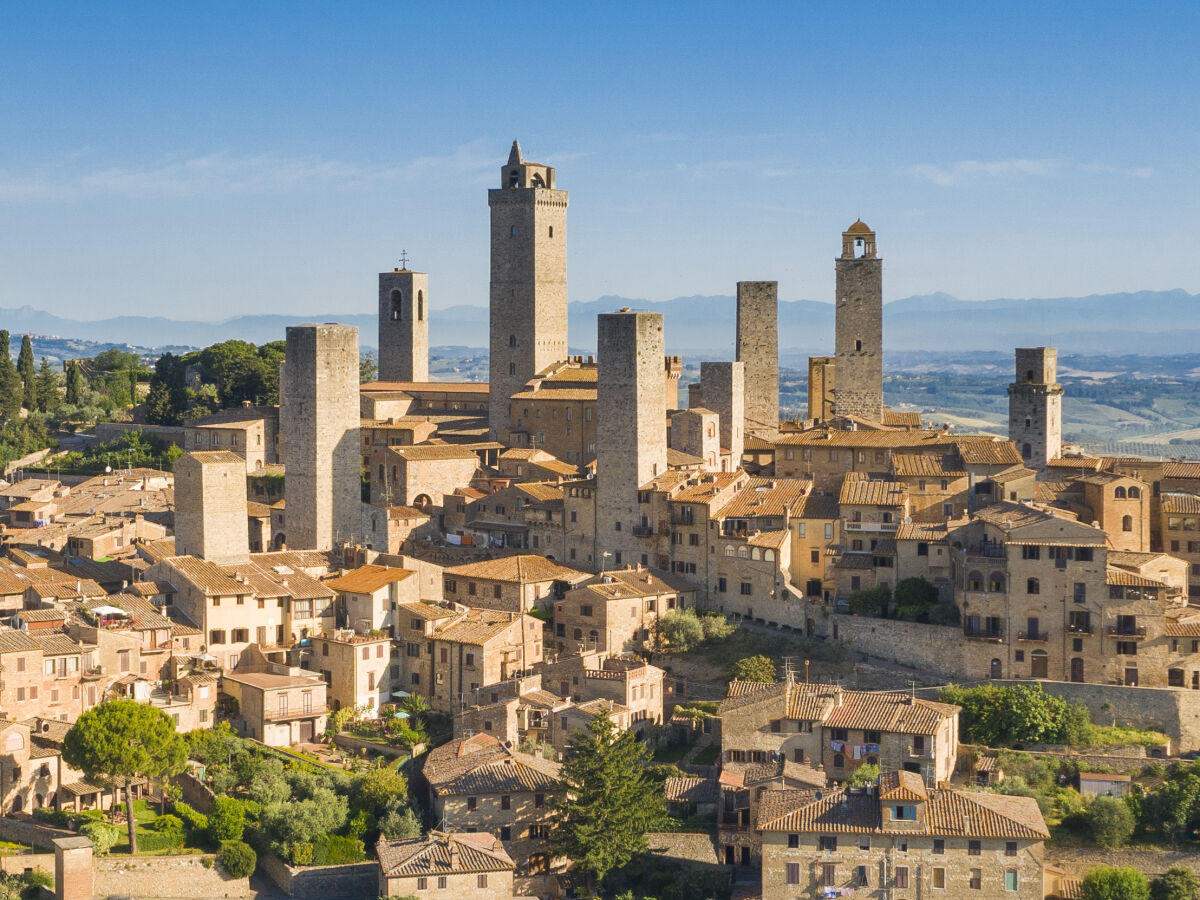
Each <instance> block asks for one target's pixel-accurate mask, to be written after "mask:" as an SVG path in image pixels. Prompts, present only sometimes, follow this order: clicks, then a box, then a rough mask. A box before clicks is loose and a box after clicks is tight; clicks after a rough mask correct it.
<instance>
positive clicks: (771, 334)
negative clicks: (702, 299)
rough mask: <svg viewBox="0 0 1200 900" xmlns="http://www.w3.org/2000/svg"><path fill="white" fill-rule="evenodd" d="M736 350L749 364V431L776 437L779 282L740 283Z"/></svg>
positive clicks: (747, 373)
mask: <svg viewBox="0 0 1200 900" xmlns="http://www.w3.org/2000/svg"><path fill="white" fill-rule="evenodd" d="M736 350H737V354H736V358H737V359H738V360H739V361H740V362H743V363H745V364H746V408H745V412H746V428H745V432H746V434H758V435H762V436H763V437H772V438H773V437H774V436H775V435H776V434H777V433H778V432H779V282H777V281H739V282H738V285H737V347H736ZM705 403H706V404H707V405H708V406H709V408H710V409H711V408H712V404H711V403H708V400H707V398H705Z"/></svg>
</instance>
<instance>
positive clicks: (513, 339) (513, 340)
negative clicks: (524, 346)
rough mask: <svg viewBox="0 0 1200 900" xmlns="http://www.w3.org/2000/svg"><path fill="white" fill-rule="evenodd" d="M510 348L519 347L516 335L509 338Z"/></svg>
mask: <svg viewBox="0 0 1200 900" xmlns="http://www.w3.org/2000/svg"><path fill="white" fill-rule="evenodd" d="M508 346H510V347H515V346H517V336H516V335H515V334H510V335H509V336H508Z"/></svg>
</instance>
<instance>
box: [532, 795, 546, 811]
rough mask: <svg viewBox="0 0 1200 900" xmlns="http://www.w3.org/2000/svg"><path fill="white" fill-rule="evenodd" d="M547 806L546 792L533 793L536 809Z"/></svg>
mask: <svg viewBox="0 0 1200 900" xmlns="http://www.w3.org/2000/svg"><path fill="white" fill-rule="evenodd" d="M545 806H546V795H545V794H534V795H533V808H534V809H543V808H544V807H545Z"/></svg>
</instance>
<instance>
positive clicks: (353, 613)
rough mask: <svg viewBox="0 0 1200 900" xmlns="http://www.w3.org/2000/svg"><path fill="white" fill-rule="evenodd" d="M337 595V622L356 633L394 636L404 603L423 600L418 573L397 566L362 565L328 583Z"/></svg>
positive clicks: (328, 586)
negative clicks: (398, 615)
mask: <svg viewBox="0 0 1200 900" xmlns="http://www.w3.org/2000/svg"><path fill="white" fill-rule="evenodd" d="M325 587H327V588H329V589H330V590H332V591H336V592H337V623H338V626H339V627H341V628H350V629H352V630H355V631H360V632H369V631H384V632H387V633H388V634H394V633H395V627H396V622H397V611H398V609H399V605H400V604H402V603H416V602H417V601H418V600H420V599H421V598H420V596H419V593H418V590H419V582H418V578H417V573H416V572H414V571H412V570H411V569H404V568H400V567H397V566H380V565H365V566H359V567H358V568H357V569H354V570H352V571H350V572H347V573H346V574H345V575H340V576H338V577H337V578H333V579H330V580H329V581H326V582H325Z"/></svg>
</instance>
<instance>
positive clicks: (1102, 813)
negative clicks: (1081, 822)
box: [1087, 797, 1134, 850]
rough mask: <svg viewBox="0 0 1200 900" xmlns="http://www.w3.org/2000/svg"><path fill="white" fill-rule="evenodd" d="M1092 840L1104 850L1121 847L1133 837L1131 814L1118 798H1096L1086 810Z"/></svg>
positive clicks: (1125, 804) (1127, 806)
mask: <svg viewBox="0 0 1200 900" xmlns="http://www.w3.org/2000/svg"><path fill="white" fill-rule="evenodd" d="M1087 824H1088V830H1089V831H1090V832H1091V835H1092V840H1094V841H1095V842H1096V843H1097V844H1098V845H1099V846H1101V847H1103V848H1104V849H1105V850H1115V849H1116V848H1117V847H1123V846H1125V844H1127V843H1128V842H1129V838H1130V837H1132V836H1133V826H1134V821H1133V812H1132V811H1131V810H1130V809H1129V804H1127V803H1126V802H1125V801H1124V800H1121V799H1120V798H1118V797H1097V798H1096V799H1095V800H1093V801H1092V803H1091V805H1090V806H1089V807H1088V809H1087Z"/></svg>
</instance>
